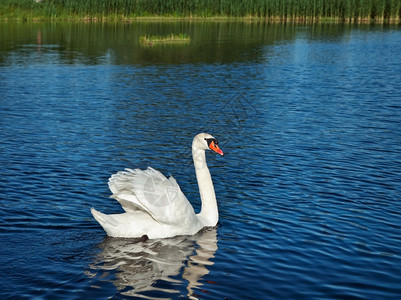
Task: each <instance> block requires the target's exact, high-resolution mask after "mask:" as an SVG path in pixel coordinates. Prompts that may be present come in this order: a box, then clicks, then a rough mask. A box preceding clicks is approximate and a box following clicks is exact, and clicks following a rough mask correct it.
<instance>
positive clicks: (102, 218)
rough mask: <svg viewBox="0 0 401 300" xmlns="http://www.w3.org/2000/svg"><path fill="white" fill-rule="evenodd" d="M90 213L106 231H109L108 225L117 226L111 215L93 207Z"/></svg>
mask: <svg viewBox="0 0 401 300" xmlns="http://www.w3.org/2000/svg"><path fill="white" fill-rule="evenodd" d="M91 213H92V216H93V217H94V218H95V219H96V221H98V222H99V224H100V225H102V227H103V229H104V230H105V231H106V232H109V228H110V227H117V224H116V222H115V220H114V219H113V218H112V217H110V216H108V215H105V214H102V213H101V212H99V211H97V210H96V209H94V208H93V207H92V208H91Z"/></svg>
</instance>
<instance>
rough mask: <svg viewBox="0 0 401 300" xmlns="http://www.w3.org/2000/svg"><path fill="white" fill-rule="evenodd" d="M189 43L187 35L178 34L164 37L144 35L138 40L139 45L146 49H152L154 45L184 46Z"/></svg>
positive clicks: (189, 39)
mask: <svg viewBox="0 0 401 300" xmlns="http://www.w3.org/2000/svg"><path fill="white" fill-rule="evenodd" d="M190 42H191V38H190V36H189V35H186V34H183V33H180V34H169V35H165V36H160V35H144V36H141V37H140V38H139V43H140V44H141V45H144V46H146V47H152V46H155V45H166V44H168V45H171V44H179V45H183V44H184V45H185V44H189V43H190Z"/></svg>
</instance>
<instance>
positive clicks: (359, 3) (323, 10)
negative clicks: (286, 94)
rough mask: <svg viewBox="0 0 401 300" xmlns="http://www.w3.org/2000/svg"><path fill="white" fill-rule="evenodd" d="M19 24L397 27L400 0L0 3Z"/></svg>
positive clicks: (45, 0) (7, 0) (11, 0)
mask: <svg viewBox="0 0 401 300" xmlns="http://www.w3.org/2000/svg"><path fill="white" fill-rule="evenodd" d="M1 16H3V18H4V17H5V18H11V19H21V18H58V19H60V18H69V19H70V18H74V17H77V18H89V19H104V18H106V19H127V18H128V19H133V18H138V17H140V18H154V17H156V18H157V17H159V18H160V17H170V18H171V17H173V18H190V19H193V18H204V17H217V18H232V17H237V18H259V19H264V20H268V21H279V22H287V21H294V22H316V21H322V20H336V21H342V22H366V21H372V20H374V21H376V22H385V21H386V22H387V21H390V20H391V21H393V22H399V21H400V18H401V1H400V0H331V1H328V0H314V1H307V0H300V1H294V0H281V1H277V0H252V1H250V0H245V1H243V0H221V1H206V0H199V1H175V0H168V1H165V0H147V1H132V0H99V1H82V0H43V1H40V2H38V3H37V2H35V1H33V0H2V1H0V17H1Z"/></svg>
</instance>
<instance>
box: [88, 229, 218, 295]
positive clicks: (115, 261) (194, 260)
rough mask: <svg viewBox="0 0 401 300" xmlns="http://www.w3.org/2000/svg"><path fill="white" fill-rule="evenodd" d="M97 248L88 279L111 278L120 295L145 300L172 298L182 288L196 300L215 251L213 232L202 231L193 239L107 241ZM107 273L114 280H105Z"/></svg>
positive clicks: (179, 237) (208, 230)
mask: <svg viewBox="0 0 401 300" xmlns="http://www.w3.org/2000/svg"><path fill="white" fill-rule="evenodd" d="M99 247H100V248H101V249H102V251H101V253H100V254H99V255H98V257H97V260H96V261H95V262H94V263H93V264H91V265H90V268H91V270H92V271H91V272H90V273H92V272H93V271H95V272H96V274H93V273H92V274H88V275H90V276H91V277H97V278H98V279H99V278H101V277H103V276H105V277H106V278H108V279H107V280H110V278H112V283H113V284H114V285H115V286H116V288H117V290H118V291H119V293H120V294H122V295H125V296H135V297H143V298H146V299H166V298H170V297H172V296H174V298H176V296H177V293H182V287H183V286H185V285H186V290H187V291H186V293H187V296H188V297H189V298H191V299H197V297H196V290H199V289H200V287H201V286H202V285H203V283H202V282H201V280H202V278H203V277H204V276H205V275H207V274H209V272H210V270H209V269H208V267H210V266H211V265H213V264H214V263H213V261H211V259H212V258H214V256H215V253H216V251H217V248H218V247H217V232H216V228H204V229H203V230H201V231H200V232H198V233H197V234H195V235H193V236H177V237H174V238H168V239H158V240H148V241H146V242H144V243H142V242H141V241H139V240H133V239H121V238H110V237H107V238H106V239H105V241H103V242H102V243H101V244H100V245H99ZM108 272H113V273H114V274H113V275H114V276H113V277H110V276H107V273H108ZM105 273H106V274H105ZM100 280H101V279H100ZM203 290H204V289H203ZM172 294H174V295H172ZM152 295H153V296H152ZM155 295H157V296H155ZM160 295H165V297H163V296H160Z"/></svg>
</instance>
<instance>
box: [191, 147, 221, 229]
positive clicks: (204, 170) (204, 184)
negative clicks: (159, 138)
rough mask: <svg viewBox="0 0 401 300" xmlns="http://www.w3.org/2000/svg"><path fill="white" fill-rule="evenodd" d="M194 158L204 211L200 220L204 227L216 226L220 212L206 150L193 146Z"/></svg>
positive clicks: (200, 214) (199, 215)
mask: <svg viewBox="0 0 401 300" xmlns="http://www.w3.org/2000/svg"><path fill="white" fill-rule="evenodd" d="M192 157H193V159H194V166H195V172H196V179H197V180H198V186H199V193H200V197H201V201H202V209H201V212H200V213H199V214H198V218H199V220H200V221H201V222H202V223H203V226H216V225H217V222H218V220H219V211H218V208H217V201H216V195H215V193H214V187H213V182H212V177H211V176H210V172H209V169H208V167H207V165H206V155H205V150H202V149H199V148H196V147H194V146H193V147H192Z"/></svg>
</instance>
